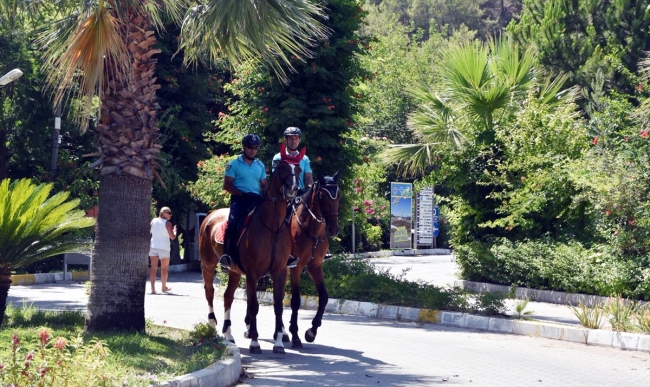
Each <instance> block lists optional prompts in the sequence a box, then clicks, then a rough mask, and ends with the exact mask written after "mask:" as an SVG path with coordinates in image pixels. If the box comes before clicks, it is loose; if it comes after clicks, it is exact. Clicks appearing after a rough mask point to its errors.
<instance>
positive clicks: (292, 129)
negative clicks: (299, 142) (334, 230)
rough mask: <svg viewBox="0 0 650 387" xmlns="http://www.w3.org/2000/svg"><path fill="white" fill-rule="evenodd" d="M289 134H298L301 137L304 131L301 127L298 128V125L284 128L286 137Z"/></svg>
mask: <svg viewBox="0 0 650 387" xmlns="http://www.w3.org/2000/svg"><path fill="white" fill-rule="evenodd" d="M287 136H298V137H301V136H302V132H301V131H300V128H298V127H296V126H290V127H288V128H286V129H285V130H284V137H287Z"/></svg>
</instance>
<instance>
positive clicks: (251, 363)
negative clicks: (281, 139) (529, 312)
mask: <svg viewBox="0 0 650 387" xmlns="http://www.w3.org/2000/svg"><path fill="white" fill-rule="evenodd" d="M446 257H448V256H446ZM445 259H447V260H448V263H452V265H449V264H448V263H447V262H445ZM391 261H393V262H392V263H391ZM373 262H375V263H376V264H377V266H378V267H380V266H381V265H384V267H385V268H388V267H391V265H392V268H391V272H393V273H401V270H402V268H404V267H412V269H411V270H410V271H409V272H408V273H407V277H406V278H407V279H409V280H417V279H418V278H420V279H423V280H425V281H427V282H430V281H432V282H433V283H434V284H440V285H442V284H444V281H443V280H444V279H445V278H451V279H452V280H453V277H454V270H455V269H454V265H453V262H451V260H450V257H448V258H445V256H433V257H431V258H427V257H391V258H383V259H376V260H373ZM397 270H398V271H397ZM412 276H415V277H412ZM427 278H429V279H430V280H427ZM431 278H432V280H431ZM158 285H159V283H158ZM169 285H170V286H171V287H172V291H171V292H169V293H160V292H159V293H157V294H146V295H145V315H146V317H147V318H148V319H151V320H152V321H154V322H155V323H158V324H166V325H169V326H174V327H179V328H187V329H190V328H192V327H193V326H194V324H196V323H199V322H206V321H207V313H208V309H207V303H206V301H205V296H204V293H203V284H202V282H201V276H200V273H197V272H185V273H170V278H169ZM143 287H145V289H146V290H147V291H148V289H149V286H148V284H146V283H145V284H143ZM87 298H88V297H87V295H85V287H84V286H83V284H79V283H73V282H64V283H57V284H42V285H31V286H14V287H11V289H10V291H9V299H8V301H9V302H12V303H14V304H17V305H20V304H22V302H26V303H33V304H34V305H36V306H38V307H41V308H45V309H60V308H65V307H74V308H81V307H83V305H85V303H86V302H87ZM222 302H223V301H222V299H221V298H220V297H218V298H217V299H215V311H216V315H217V318H218V320H219V329H220V328H221V324H222V316H223V312H222ZM245 309H246V304H245V302H243V301H240V300H236V301H235V303H234V305H233V315H232V320H233V328H232V329H233V334H234V336H235V338H236V340H237V345H238V346H239V347H240V349H241V353H242V360H243V364H244V368H245V370H246V371H247V372H248V374H249V375H251V376H252V377H253V378H249V379H247V380H246V381H245V382H244V384H241V386H286V385H303V386H377V385H380V386H381V385H383V386H431V385H438V384H453V385H463V386H543V385H547V386H650V364H649V362H650V354H648V353H644V352H631V351H630V352H627V351H622V350H619V349H614V348H603V347H594V346H586V345H582V344H576V343H569V342H562V341H555V340H549V339H543V338H532V337H526V336H516V335H506V334H494V333H485V332H478V331H473V330H463V329H458V328H451V327H445V326H441V325H434V324H423V325H422V324H417V323H405V322H396V321H386V320H378V319H370V318H365V317H358V316H348V315H335V314H327V313H326V314H325V317H324V318H323V325H322V327H321V328H320V329H319V331H318V336H317V338H316V341H315V342H314V343H307V342H306V341H305V340H304V337H303V336H304V331H305V330H306V329H307V328H309V326H310V319H311V318H312V317H313V315H314V312H313V311H304V310H301V311H300V319H299V326H300V332H301V333H300V334H301V338H302V339H303V345H304V348H303V349H301V350H293V349H291V348H287V353H286V355H275V354H273V353H272V346H273V341H272V334H273V321H274V317H273V309H272V307H271V306H267V305H262V306H261V307H260V313H259V324H260V328H259V332H260V335H261V336H260V344H261V346H262V350H263V351H264V353H263V354H262V355H249V354H248V345H249V341H248V340H247V339H244V338H243V331H244V323H243V320H244V315H245ZM531 309H533V310H534V309H536V307H532V308H531ZM289 315H290V310H289V309H288V308H285V310H284V316H283V317H284V321H285V324H287V325H288V321H289Z"/></svg>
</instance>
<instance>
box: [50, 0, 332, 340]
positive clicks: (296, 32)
mask: <svg viewBox="0 0 650 387" xmlns="http://www.w3.org/2000/svg"><path fill="white" fill-rule="evenodd" d="M79 4H81V8H80V9H78V10H77V12H76V13H72V14H65V15H66V16H65V17H64V18H62V19H61V20H59V21H58V22H57V23H54V24H53V29H52V30H51V31H50V32H49V33H48V34H47V35H45V36H44V38H43V44H44V47H45V48H46V52H45V58H46V64H47V65H48V68H49V73H48V78H47V84H48V85H49V86H50V87H51V90H53V92H54V94H55V99H56V101H57V102H60V101H62V100H63V98H64V96H65V95H66V93H67V92H69V91H70V90H76V93H77V94H78V96H79V97H81V99H82V101H83V102H84V103H83V104H82V105H80V107H79V111H80V112H81V113H82V114H81V115H80V117H84V118H86V117H88V112H89V109H90V107H91V106H92V103H93V96H94V95H96V94H97V93H98V94H99V99H100V102H101V108H100V114H99V120H98V122H97V125H96V131H97V139H98V149H97V152H95V153H94V154H93V155H94V156H96V157H98V160H97V161H96V162H95V163H94V164H95V165H97V166H98V167H99V170H100V181H99V204H100V211H99V215H98V217H97V228H96V239H95V244H94V248H93V254H92V264H93V274H92V278H91V281H92V286H91V291H90V298H89V305H88V309H89V310H88V315H87V318H86V329H87V330H88V331H104V330H137V331H141V330H143V329H144V326H145V319H144V297H145V286H144V282H145V280H146V274H147V255H148V254H147V253H148V247H149V221H150V216H151V215H150V205H151V188H152V180H153V178H154V177H157V178H158V180H160V179H159V177H158V172H157V169H158V168H159V165H158V163H157V158H158V153H159V152H160V149H161V148H162V146H161V145H160V133H159V130H158V127H157V126H156V117H157V109H158V105H157V103H156V101H155V100H156V97H155V93H156V90H157V89H158V88H159V85H157V84H156V59H155V55H156V54H157V53H159V52H160V51H159V50H158V49H157V48H155V44H156V31H155V28H161V26H162V22H161V16H160V14H159V11H160V10H165V11H166V12H167V14H168V15H169V16H170V17H171V18H172V19H173V20H175V21H180V19H181V18H180V16H181V13H182V9H181V7H182V6H183V5H184V3H183V2H180V1H178V0H160V1H146V0H97V1H90V0H87V1H82V2H80V3H79ZM321 15H323V10H322V8H321V7H320V6H318V5H314V3H312V2H311V1H310V0H255V1H253V0H251V1H242V0H215V1H211V2H209V3H207V4H201V5H197V6H195V7H193V8H191V9H190V10H189V11H188V12H187V14H186V15H185V18H184V21H183V26H182V33H181V38H182V41H181V47H182V48H183V49H184V50H185V53H186V54H187V60H188V61H189V62H191V61H195V60H206V61H207V62H210V61H211V60H213V59H215V58H217V57H221V58H226V59H229V60H230V61H231V62H233V63H236V62H239V61H257V62H261V63H266V64H271V66H272V67H273V68H275V69H276V70H277V69H279V68H280V66H279V64H278V63H277V61H278V60H279V61H284V62H285V63H288V56H289V57H290V56H291V55H294V56H298V57H305V56H306V55H309V50H308V48H307V47H308V46H309V45H310V44H311V43H312V41H313V40H314V39H320V38H322V37H324V36H325V29H324V27H323V26H322V25H321V24H320V23H319V22H317V21H316V20H315V19H314V17H317V16H321ZM278 71H279V70H278ZM75 85H78V87H77V88H75V87H72V86H75ZM188 92H191V90H188ZM83 123H84V122H82V124H83Z"/></svg>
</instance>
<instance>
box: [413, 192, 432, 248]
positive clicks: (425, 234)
mask: <svg viewBox="0 0 650 387" xmlns="http://www.w3.org/2000/svg"><path fill="white" fill-rule="evenodd" d="M417 199H418V200H417V207H416V209H417V210H416V219H417V220H416V222H417V244H418V245H431V244H432V243H433V214H432V211H433V189H432V188H431V187H426V188H423V189H422V190H420V192H419V193H418V195H417Z"/></svg>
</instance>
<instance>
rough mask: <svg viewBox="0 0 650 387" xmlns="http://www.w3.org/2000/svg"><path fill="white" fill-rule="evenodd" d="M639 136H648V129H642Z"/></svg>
mask: <svg viewBox="0 0 650 387" xmlns="http://www.w3.org/2000/svg"><path fill="white" fill-rule="evenodd" d="M639 136H641V137H642V138H648V131H647V130H642V131H641V132H640V133H639Z"/></svg>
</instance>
